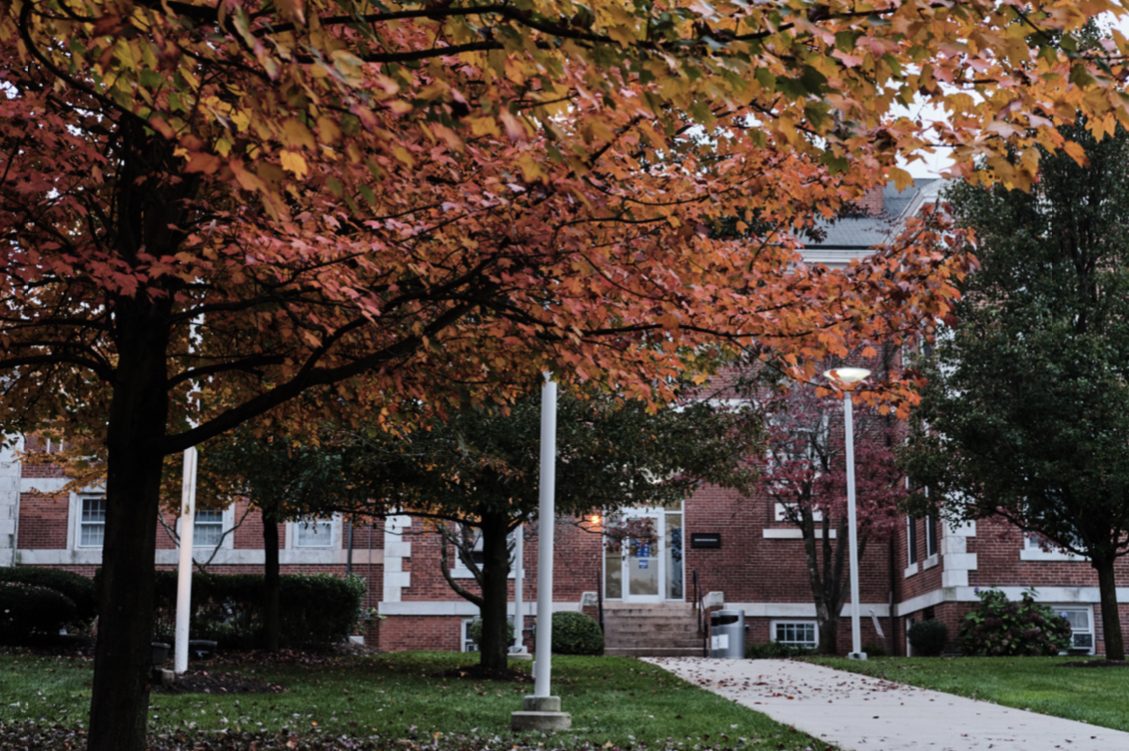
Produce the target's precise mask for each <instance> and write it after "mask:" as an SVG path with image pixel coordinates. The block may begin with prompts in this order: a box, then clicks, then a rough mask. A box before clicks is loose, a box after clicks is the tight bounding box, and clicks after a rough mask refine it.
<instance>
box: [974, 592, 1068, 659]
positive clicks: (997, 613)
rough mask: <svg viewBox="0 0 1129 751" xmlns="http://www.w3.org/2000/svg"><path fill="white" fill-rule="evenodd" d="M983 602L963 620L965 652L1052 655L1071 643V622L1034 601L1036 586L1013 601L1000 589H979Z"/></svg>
mask: <svg viewBox="0 0 1129 751" xmlns="http://www.w3.org/2000/svg"><path fill="white" fill-rule="evenodd" d="M976 594H977V596H978V597H979V598H980V602H979V603H978V604H977V605H976V607H975V608H973V609H972V610H971V611H970V612H969V613H967V614H966V615H965V616H964V619H963V620H962V621H961V624H960V642H961V647H962V649H963V650H964V653H965V654H966V655H983V656H988V657H996V656H1007V655H1031V656H1038V655H1042V656H1051V655H1057V654H1058V653H1059V652H1063V651H1065V650H1066V649H1068V648H1069V647H1070V643H1071V631H1070V622H1069V621H1067V620H1066V619H1065V618H1063V617H1062V616H1061V615H1059V614H1058V613H1056V612H1055V611H1054V610H1053V609H1052V608H1051V607H1049V606H1047V605H1040V604H1039V603H1037V602H1035V594H1036V593H1035V589H1034V588H1031V589H1028V590H1027V591H1025V592H1024V593H1023V597H1022V599H1021V601H1020V602H1010V601H1009V600H1008V599H1007V595H1005V594H1004V593H1003V592H1001V591H1000V590H998V589H996V588H995V587H992V588H990V589H980V590H977V593H976Z"/></svg>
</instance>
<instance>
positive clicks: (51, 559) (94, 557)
mask: <svg viewBox="0 0 1129 751" xmlns="http://www.w3.org/2000/svg"><path fill="white" fill-rule="evenodd" d="M200 550H201V549H200V548H197V555H196V556H195V559H196V560H198V561H202V560H206V559H207V556H203V555H199V552H200ZM369 554H370V551H369V550H367V549H364V550H357V549H356V548H354V549H353V565H354V566H363V565H367V564H368V563H369V562H370V559H369ZM19 556H20V563H22V564H24V565H28V566H31V565H41V566H100V565H102V550H101V549H96V548H79V549H77V550H74V549H69V550H20V551H19ZM371 556H372V557H371V562H372V563H373V564H375V565H378V566H379V565H381V564H382V563H383V562H384V551H383V550H380V549H376V548H374V549H373V550H372V551H371ZM348 557H349V551H347V550H318V549H316V548H312V549H311V548H299V549H298V550H280V551H279V553H278V562H279V565H281V566H295V565H311V566H317V565H325V566H344V565H345V564H346V563H348V560H347V559H348ZM154 563H155V564H156V565H158V566H175V565H177V563H178V553H177V550H176V548H171V549H170V548H162V549H160V550H157V551H156V554H155V556H154ZM264 563H266V553H265V552H263V550H262V548H259V549H248V548H239V549H236V550H226V549H221V550H220V551H219V552H218V553H216V557H215V558H213V559H212V563H211V565H212V566H262V565H263V564H264Z"/></svg>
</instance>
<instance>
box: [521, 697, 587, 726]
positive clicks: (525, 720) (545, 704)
mask: <svg viewBox="0 0 1129 751" xmlns="http://www.w3.org/2000/svg"><path fill="white" fill-rule="evenodd" d="M523 704H524V711H522V712H513V713H511V714H510V727H511V728H512V729H514V730H568V729H569V728H570V727H572V715H570V714H569V713H568V712H562V711H561V697H559V696H527V697H525V701H524V702H523Z"/></svg>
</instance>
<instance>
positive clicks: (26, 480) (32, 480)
mask: <svg viewBox="0 0 1129 751" xmlns="http://www.w3.org/2000/svg"><path fill="white" fill-rule="evenodd" d="M68 482H70V480H69V479H68V478H66V477H21V478H20V492H21V493H27V494H29V495H47V494H49V493H57V492H58V491H60V490H62V489H63V486H65V485H66V484H67V483H68ZM86 490H89V491H90V493H102V494H103V495H105V493H106V490H105V489H104V488H92V489H88V488H83V491H84V492H85V491H86Z"/></svg>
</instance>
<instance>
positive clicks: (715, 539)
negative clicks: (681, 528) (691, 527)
mask: <svg viewBox="0 0 1129 751" xmlns="http://www.w3.org/2000/svg"><path fill="white" fill-rule="evenodd" d="M690 547H692V548H720V547H721V533H720V532H691V533H690Z"/></svg>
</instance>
